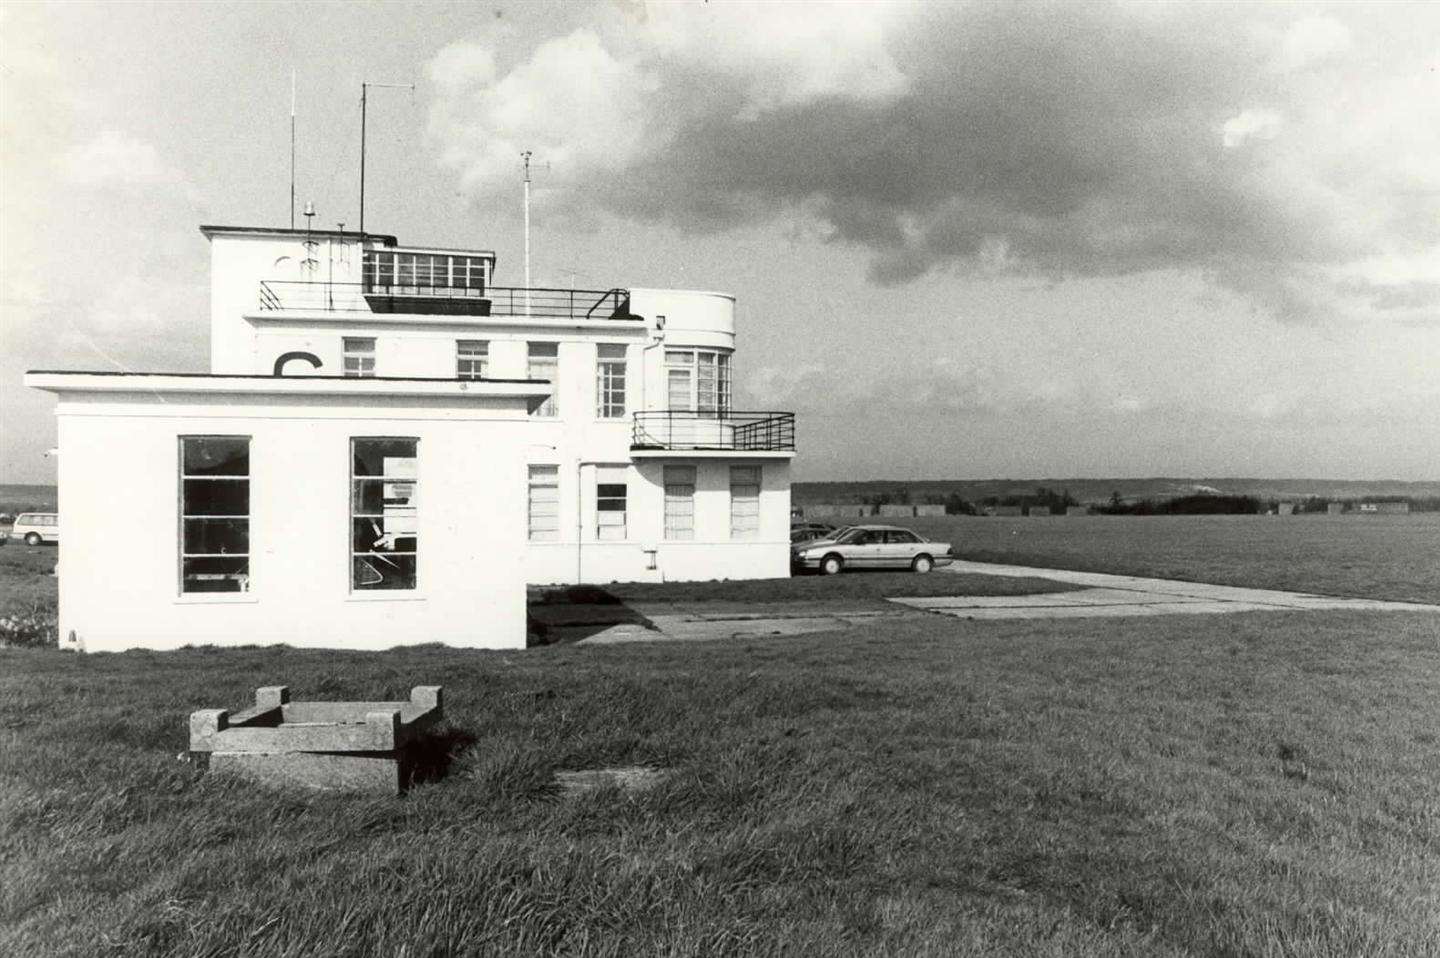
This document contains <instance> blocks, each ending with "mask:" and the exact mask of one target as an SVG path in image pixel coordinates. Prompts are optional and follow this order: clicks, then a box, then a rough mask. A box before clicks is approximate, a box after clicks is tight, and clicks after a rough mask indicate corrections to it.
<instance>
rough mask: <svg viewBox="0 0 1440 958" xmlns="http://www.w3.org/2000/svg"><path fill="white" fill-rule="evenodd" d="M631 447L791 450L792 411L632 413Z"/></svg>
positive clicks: (662, 411) (669, 411) (793, 416)
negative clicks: (633, 419) (633, 420)
mask: <svg viewBox="0 0 1440 958" xmlns="http://www.w3.org/2000/svg"><path fill="white" fill-rule="evenodd" d="M630 448H631V449H678V450H685V449H695V450H723V451H732V452H793V451H794V450H795V414H794V413H793V412H733V411H731V410H723V411H718V412H717V411H705V410H702V411H698V412H694V411H690V410H683V409H657V410H650V411H646V412H637V413H635V426H634V431H633V433H632V435H631V439H630Z"/></svg>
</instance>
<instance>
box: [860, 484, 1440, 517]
mask: <svg viewBox="0 0 1440 958" xmlns="http://www.w3.org/2000/svg"><path fill="white" fill-rule="evenodd" d="M857 501H858V503H859V504H863V505H867V506H884V505H893V504H900V505H908V504H911V503H921V504H927V505H944V506H945V513H946V514H947V515H952V516H978V515H985V514H986V513H987V512H993V511H994V509H995V508H996V507H1001V506H1016V507H1019V508H1020V509H1021V510H1022V511H1024V512H1026V513H1028V512H1029V511H1030V510H1031V509H1032V508H1035V507H1037V506H1040V507H1046V508H1048V509H1049V510H1050V512H1051V514H1053V515H1064V514H1065V513H1066V512H1067V511H1068V510H1069V509H1070V508H1071V507H1073V506H1079V505H1081V504H1082V503H1080V502H1079V501H1078V500H1077V499H1076V498H1075V497H1074V496H1072V495H1071V494H1070V490H1069V489H1060V490H1058V491H1056V490H1054V489H1051V488H1049V487H1047V486H1040V487H1038V488H1037V489H1035V490H1034V491H1033V492H1030V493H1023V494H1022V493H1011V494H1009V495H1003V496H984V497H982V498H979V499H973V500H972V499H966V498H965V497H963V496H961V495H960V494H959V493H954V492H952V493H950V494H949V495H943V496H942V495H938V494H935V493H921V494H919V495H914V494H912V492H911V490H910V489H909V488H908V487H906V486H897V487H895V488H893V489H889V490H886V491H883V492H871V493H867V494H865V495H861V496H858V497H857ZM1361 502H1406V503H1409V504H1410V511H1411V512H1440V496H1367V497H1365V498H1364V499H1348V498H1347V499H1337V498H1332V497H1328V496H1305V497H1303V498H1289V499H1273V498H1265V497H1261V496H1242V495H1217V494H1212V493H1197V494H1194V495H1188V496H1174V497H1159V496H1157V497H1154V498H1145V499H1127V498H1123V497H1122V496H1121V495H1120V493H1119V492H1118V491H1116V492H1112V493H1111V495H1110V501H1109V502H1106V503H1103V504H1100V505H1091V506H1089V507H1088V508H1089V511H1090V512H1092V513H1095V514H1097V515H1104V516H1231V515H1234V516H1242V515H1264V514H1266V513H1272V512H1278V511H1279V510H1280V507H1281V504H1282V503H1285V504H1289V505H1290V506H1291V507H1292V508H1293V509H1294V511H1295V513H1296V514H1300V513H1307V512H1327V511H1329V509H1330V506H1331V504H1332V503H1338V504H1340V505H1341V506H1342V507H1343V508H1344V510H1345V511H1347V512H1355V511H1358V508H1359V504H1360V503H1361Z"/></svg>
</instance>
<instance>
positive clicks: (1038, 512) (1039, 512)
mask: <svg viewBox="0 0 1440 958" xmlns="http://www.w3.org/2000/svg"><path fill="white" fill-rule="evenodd" d="M1030 515H1032V516H1050V515H1054V512H1052V511H1051V509H1050V507H1049V506H1031V507H1030Z"/></svg>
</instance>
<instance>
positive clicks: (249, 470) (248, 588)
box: [55, 433, 255, 599]
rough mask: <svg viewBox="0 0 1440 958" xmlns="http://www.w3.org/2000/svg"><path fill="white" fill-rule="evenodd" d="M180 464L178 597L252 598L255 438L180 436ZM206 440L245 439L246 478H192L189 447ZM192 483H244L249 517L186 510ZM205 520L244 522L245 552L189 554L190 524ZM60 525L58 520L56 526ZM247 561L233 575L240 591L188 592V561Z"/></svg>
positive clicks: (218, 434) (247, 515)
mask: <svg viewBox="0 0 1440 958" xmlns="http://www.w3.org/2000/svg"><path fill="white" fill-rule="evenodd" d="M175 438H176V443H175V447H176V453H177V457H178V458H177V462H176V469H175V475H176V479H177V482H178V488H177V490H176V493H177V495H176V502H175V504H176V509H175V514H176V558H177V563H176V573H177V594H178V595H179V596H181V597H182V598H186V599H193V598H197V597H203V598H221V599H225V598H230V597H233V596H237V595H242V596H243V595H248V594H250V593H252V592H254V589H253V584H254V563H253V558H252V557H253V556H254V554H255V550H254V547H253V544H252V543H251V541H250V530H251V527H252V524H253V522H254V518H253V517H254V510H255V505H254V498H253V496H252V495H251V492H252V488H253V487H252V480H253V478H254V468H253V464H252V462H251V459H252V450H253V449H254V443H255V438H254V436H251V435H239V434H234V433H189V434H182V435H179V436H176V437H175ZM206 439H228V440H243V441H244V443H245V473H244V475H201V474H196V475H191V474H189V473H188V472H187V471H186V466H185V444H186V443H187V442H189V441H202V440H206ZM188 482H243V483H244V484H245V514H244V515H243V516H242V515H237V514H231V513H203V512H196V513H190V512H187V511H186V507H187V505H189V504H190V503H188V502H187V500H186V494H185V493H186V489H185V487H186V483H188ZM204 521H211V522H214V521H225V522H238V521H243V522H244V524H245V525H244V530H245V551H244V552H243V553H239V552H228V553H227V552H188V551H187V550H186V548H185V545H186V536H185V533H186V523H187V522H204ZM55 524H56V525H59V522H58V521H57V522H56V523H55ZM240 558H243V559H244V560H245V565H244V571H243V572H238V573H232V574H231V575H233V576H239V577H243V579H241V580H239V581H238V584H239V588H235V589H187V588H186V587H185V584H186V575H185V562H186V560H187V559H240Z"/></svg>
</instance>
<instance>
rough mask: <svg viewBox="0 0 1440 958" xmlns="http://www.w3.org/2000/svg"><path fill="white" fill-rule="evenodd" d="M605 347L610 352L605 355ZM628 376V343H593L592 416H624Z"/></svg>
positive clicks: (602, 417)
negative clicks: (593, 410)
mask: <svg viewBox="0 0 1440 958" xmlns="http://www.w3.org/2000/svg"><path fill="white" fill-rule="evenodd" d="M606 350H609V351H610V354H609V355H608V356H607V355H606ZM617 351H618V355H617ZM629 375H630V348H629V347H628V346H626V345H625V344H624V343H596V344H595V418H596V419H624V418H625V416H626V414H627V412H628V410H629V396H628V395H627V389H628V382H627V380H628V379H629ZM617 384H618V385H617ZM617 396H618V404H617V401H616V399H617Z"/></svg>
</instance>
